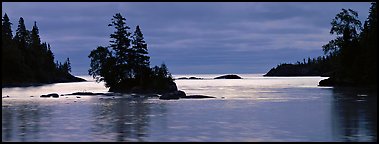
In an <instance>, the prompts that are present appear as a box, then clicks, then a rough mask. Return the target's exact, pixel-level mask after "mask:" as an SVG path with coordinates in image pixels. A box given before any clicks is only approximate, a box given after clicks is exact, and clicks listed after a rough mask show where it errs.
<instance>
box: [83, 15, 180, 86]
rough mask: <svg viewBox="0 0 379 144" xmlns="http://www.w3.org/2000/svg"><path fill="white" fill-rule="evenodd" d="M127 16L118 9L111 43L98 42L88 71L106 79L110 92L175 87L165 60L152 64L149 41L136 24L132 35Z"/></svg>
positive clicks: (113, 24)
mask: <svg viewBox="0 0 379 144" xmlns="http://www.w3.org/2000/svg"><path fill="white" fill-rule="evenodd" d="M125 20H126V19H125V18H124V17H122V16H121V14H120V13H117V14H115V15H114V16H113V18H112V23H111V24H109V25H108V26H110V27H114V28H115V29H116V30H115V32H114V33H112V34H111V35H110V38H111V40H110V41H109V42H110V45H109V46H106V47H104V46H98V47H97V48H96V49H95V50H92V51H91V53H90V54H89V56H88V57H89V58H90V59H91V66H90V67H91V68H90V69H89V71H88V72H89V75H92V76H93V78H96V81H98V82H100V81H104V82H105V86H106V87H109V88H110V89H109V91H111V92H125V93H128V92H136V93H166V92H171V91H176V90H177V87H176V84H175V83H174V82H173V78H172V76H171V74H170V73H169V71H168V68H167V66H166V65H165V64H164V63H163V64H161V66H160V67H159V66H154V67H153V68H150V57H149V56H148V49H147V44H146V42H145V40H144V37H143V34H142V31H141V29H140V27H139V26H138V25H137V27H136V29H135V31H134V33H133V35H132V33H131V32H129V31H128V30H129V29H130V27H129V26H127V25H126V22H125Z"/></svg>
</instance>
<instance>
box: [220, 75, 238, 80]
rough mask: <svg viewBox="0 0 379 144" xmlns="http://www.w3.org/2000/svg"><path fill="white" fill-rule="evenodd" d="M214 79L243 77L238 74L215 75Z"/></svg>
mask: <svg viewBox="0 0 379 144" xmlns="http://www.w3.org/2000/svg"><path fill="white" fill-rule="evenodd" d="M214 79H242V78H241V77H240V76H238V75H223V76H219V77H215V78H214Z"/></svg>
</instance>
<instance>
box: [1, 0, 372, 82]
mask: <svg viewBox="0 0 379 144" xmlns="http://www.w3.org/2000/svg"><path fill="white" fill-rule="evenodd" d="M369 7H370V3H368V2H350V3H349V2H337V3H332V2H324V3H316V2H306V3H298V2H297V3H294V2H276V3H275V2H274V3H269V2H237V3H231V2H211V3H207V2H201V3H195V2H141V3H140V2H131V3H127V2H122V3H119V2H109V3H108V2H96V3H95V2H80V3H79V2H59V3H58V2H43V3H36V2H33V3H27V2H2V15H4V13H7V14H8V16H9V18H10V20H11V22H12V23H13V25H12V30H13V32H15V30H16V28H17V25H18V19H19V18H20V17H23V18H24V20H25V24H26V27H27V29H31V28H32V25H33V23H34V21H37V25H38V27H39V29H40V35H41V39H42V41H44V42H48V43H50V45H51V46H52V50H53V53H54V54H55V57H56V60H59V61H62V62H63V61H64V60H65V59H66V58H67V57H69V58H70V60H71V63H72V71H73V72H72V73H73V74H74V75H87V71H88V69H89V64H90V59H89V58H88V57H87V56H88V54H89V53H90V51H91V50H93V49H95V48H96V47H97V46H100V45H101V46H108V45H109V40H110V38H109V35H110V34H111V33H112V32H113V31H114V29H113V28H112V27H108V26H107V25H108V24H109V23H110V22H111V18H112V16H113V15H114V14H115V13H121V15H123V16H124V17H125V18H126V23H127V25H128V26H129V27H131V29H130V32H133V31H134V30H135V27H136V26H137V25H140V28H141V30H142V33H143V34H144V37H145V40H146V42H147V44H148V50H149V54H150V57H151V59H150V61H151V65H152V66H153V65H159V64H161V63H162V62H164V63H166V64H167V66H168V68H169V70H170V72H171V73H173V74H207V73H214V74H224V73H225V74H226V73H266V72H267V71H268V70H270V69H271V68H272V67H274V66H276V65H277V64H279V63H284V62H287V63H289V62H291V63H293V62H296V61H298V60H299V61H301V60H302V59H303V58H307V57H317V56H320V55H322V54H323V52H322V48H321V46H322V45H324V44H326V43H327V42H328V41H329V40H331V39H333V38H334V36H333V35H330V34H329V31H330V22H331V20H332V19H333V18H334V16H335V15H336V14H337V13H338V12H340V10H341V9H342V8H345V9H348V8H350V9H353V10H355V11H357V12H358V13H359V18H360V20H361V21H362V22H363V21H364V20H365V19H366V18H367V15H368V9H369Z"/></svg>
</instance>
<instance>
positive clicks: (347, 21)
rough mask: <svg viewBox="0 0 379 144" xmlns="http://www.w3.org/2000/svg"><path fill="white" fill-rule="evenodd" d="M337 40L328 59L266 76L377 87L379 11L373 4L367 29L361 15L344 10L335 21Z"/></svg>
mask: <svg viewBox="0 0 379 144" xmlns="http://www.w3.org/2000/svg"><path fill="white" fill-rule="evenodd" d="M331 25H332V27H331V30H330V34H336V38H335V39H333V40H331V41H329V43H328V44H326V45H323V46H322V49H323V51H324V54H325V56H322V57H321V56H320V57H318V58H317V59H316V60H315V59H312V60H310V59H309V58H308V62H305V59H304V62H303V63H301V62H297V63H296V64H280V65H278V66H277V67H276V68H272V69H271V70H270V71H269V72H268V73H267V74H266V75H265V76H330V79H328V80H325V81H321V82H320V85H322V86H332V85H336V86H377V72H378V67H377V65H378V64H377V63H378V59H377V48H378V43H377V10H376V2H373V3H371V7H370V13H369V16H368V18H367V20H366V21H365V22H364V25H363V28H362V26H361V22H360V21H359V20H358V13H357V12H355V11H354V10H351V9H348V10H346V9H342V10H341V12H340V13H338V14H337V15H336V17H335V18H334V19H333V20H332V22H331Z"/></svg>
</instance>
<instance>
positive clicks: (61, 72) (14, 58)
mask: <svg viewBox="0 0 379 144" xmlns="http://www.w3.org/2000/svg"><path fill="white" fill-rule="evenodd" d="M11 26H12V23H11V22H10V21H9V17H8V15H7V14H6V13H5V14H4V16H3V18H2V33H1V34H2V35H1V37H2V46H1V47H2V68H1V70H2V87H4V86H22V85H29V84H44V83H55V82H71V81H83V79H80V78H76V77H74V76H72V75H71V74H70V72H71V63H70V59H69V58H67V60H66V61H65V62H64V63H63V64H62V63H61V62H58V61H56V62H54V54H53V52H52V51H51V47H50V44H48V43H46V42H41V39H40V36H39V29H38V26H37V23H36V22H34V25H33V27H32V29H31V30H27V29H26V27H25V23H24V19H23V18H22V17H20V19H19V21H18V27H17V30H16V34H15V36H13V33H12V27H11Z"/></svg>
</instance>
